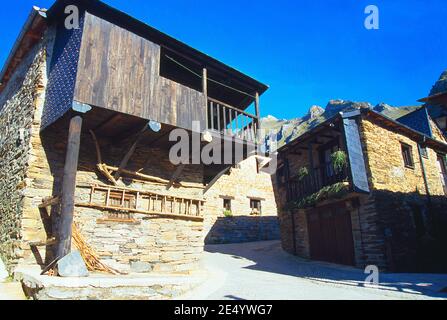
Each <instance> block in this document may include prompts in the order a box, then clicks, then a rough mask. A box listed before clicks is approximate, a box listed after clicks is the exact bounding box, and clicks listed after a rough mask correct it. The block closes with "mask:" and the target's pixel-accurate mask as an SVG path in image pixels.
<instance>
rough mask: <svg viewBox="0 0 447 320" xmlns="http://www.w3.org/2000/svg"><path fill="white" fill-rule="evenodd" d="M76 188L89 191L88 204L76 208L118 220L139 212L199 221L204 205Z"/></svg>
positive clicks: (123, 190) (158, 195)
mask: <svg viewBox="0 0 447 320" xmlns="http://www.w3.org/2000/svg"><path fill="white" fill-rule="evenodd" d="M77 188H90V197H89V202H88V203H76V206H78V207H86V208H96V209H100V210H104V211H114V212H116V213H117V215H118V218H125V217H130V215H131V214H132V213H140V214H148V215H158V216H165V217H172V218H184V219H192V220H203V214H202V210H203V205H204V203H205V200H203V199H195V198H187V197H179V196H174V195H168V194H163V193H157V192H152V191H141V190H134V189H129V188H122V187H115V186H114V187H110V186H106V185H104V186H102V185H90V186H78V187H77ZM122 215H124V217H123V216H122Z"/></svg>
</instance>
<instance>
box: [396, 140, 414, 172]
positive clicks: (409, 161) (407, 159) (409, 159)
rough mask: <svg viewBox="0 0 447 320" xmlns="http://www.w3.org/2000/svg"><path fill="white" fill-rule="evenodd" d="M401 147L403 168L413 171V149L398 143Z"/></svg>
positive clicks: (405, 144)
mask: <svg viewBox="0 0 447 320" xmlns="http://www.w3.org/2000/svg"><path fill="white" fill-rule="evenodd" d="M400 145H401V154H402V159H403V161H404V166H405V168H408V169H414V168H415V166H414V158H413V147H412V146H410V145H409V144H407V143H403V142H401V143H400ZM407 150H408V154H407V153H406V151H407Z"/></svg>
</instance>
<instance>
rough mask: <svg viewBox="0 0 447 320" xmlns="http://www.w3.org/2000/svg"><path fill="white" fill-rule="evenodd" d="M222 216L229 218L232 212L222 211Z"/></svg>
mask: <svg viewBox="0 0 447 320" xmlns="http://www.w3.org/2000/svg"><path fill="white" fill-rule="evenodd" d="M223 215H224V216H225V217H226V218H231V217H232V216H233V212H232V211H231V210H228V209H225V210H224V211H223Z"/></svg>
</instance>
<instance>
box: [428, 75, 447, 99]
mask: <svg viewBox="0 0 447 320" xmlns="http://www.w3.org/2000/svg"><path fill="white" fill-rule="evenodd" d="M445 91H447V70H445V71H443V72H442V73H441V75H440V76H439V79H438V81H436V82H435V84H434V85H433V87H432V88H431V90H430V96H432V95H435V94H437V93H441V92H445Z"/></svg>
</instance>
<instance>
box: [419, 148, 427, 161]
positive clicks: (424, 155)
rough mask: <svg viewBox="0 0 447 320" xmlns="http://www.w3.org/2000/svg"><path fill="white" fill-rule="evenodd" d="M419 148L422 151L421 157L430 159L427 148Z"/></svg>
mask: <svg viewBox="0 0 447 320" xmlns="http://www.w3.org/2000/svg"><path fill="white" fill-rule="evenodd" d="M419 148H420V150H421V156H423V157H424V158H426V159H428V150H427V147H423V146H421V145H419Z"/></svg>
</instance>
